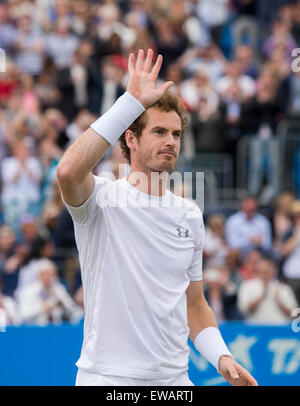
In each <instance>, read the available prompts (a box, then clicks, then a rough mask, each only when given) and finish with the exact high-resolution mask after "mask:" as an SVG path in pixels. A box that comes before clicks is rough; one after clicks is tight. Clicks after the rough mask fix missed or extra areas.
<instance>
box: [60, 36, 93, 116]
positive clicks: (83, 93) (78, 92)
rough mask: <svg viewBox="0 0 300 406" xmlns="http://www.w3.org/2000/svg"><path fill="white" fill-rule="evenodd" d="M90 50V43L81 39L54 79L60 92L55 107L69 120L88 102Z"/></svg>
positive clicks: (91, 48) (91, 49)
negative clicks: (70, 58)
mask: <svg viewBox="0 0 300 406" xmlns="http://www.w3.org/2000/svg"><path fill="white" fill-rule="evenodd" d="M92 52H93V47H92V43H91V42H90V41H82V42H81V43H80V45H79V46H78V49H77V50H76V51H75V52H74V54H73V56H72V63H71V64H70V65H68V66H64V67H63V68H61V69H58V71H57V73H56V80H55V81H56V85H57V87H58V89H59V91H60V93H61V97H60V100H59V102H58V103H57V107H58V108H59V110H60V111H61V112H62V113H63V114H64V115H65V116H66V117H67V119H68V121H69V122H70V121H71V120H72V119H73V118H74V117H75V116H76V114H77V113H78V111H79V110H80V109H82V108H86V107H87V106H88V103H89V91H90V90H89V85H90V84H89V82H90V79H89V64H90V60H89V58H90V57H91V55H92Z"/></svg>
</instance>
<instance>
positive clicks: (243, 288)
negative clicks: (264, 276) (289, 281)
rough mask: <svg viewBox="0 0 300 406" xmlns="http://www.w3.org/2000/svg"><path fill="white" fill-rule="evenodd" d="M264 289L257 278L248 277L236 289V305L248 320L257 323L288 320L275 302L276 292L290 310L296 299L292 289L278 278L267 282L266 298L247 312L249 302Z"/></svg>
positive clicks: (284, 321)
mask: <svg viewBox="0 0 300 406" xmlns="http://www.w3.org/2000/svg"><path fill="white" fill-rule="evenodd" d="M263 290H264V283H263V281H262V280H261V279H259V278H254V279H250V280H247V281H244V282H242V283H241V285H240V288H239V291H238V306H239V309H240V310H241V311H242V312H243V313H244V314H245V316H246V319H247V321H248V322H252V323H258V324H261V323H262V324H284V323H288V322H289V321H290V318H289V317H287V316H286V315H285V314H284V313H283V312H282V310H281V309H280V308H279V305H278V304H277V303H276V300H275V295H276V292H277V294H278V295H279V299H280V300H281V302H282V303H283V304H285V306H286V307H289V308H290V309H291V310H292V309H294V308H296V307H297V300H296V298H295V295H294V293H293V291H292V289H291V288H290V287H289V286H288V285H286V284H284V283H281V282H279V281H278V280H273V281H271V282H269V285H268V290H267V295H266V298H265V299H264V300H263V301H262V302H261V304H260V305H259V306H258V307H257V308H256V309H255V311H254V312H252V313H249V311H248V308H249V304H250V303H252V302H254V301H255V300H257V299H258V298H259V297H261V295H262V293H263Z"/></svg>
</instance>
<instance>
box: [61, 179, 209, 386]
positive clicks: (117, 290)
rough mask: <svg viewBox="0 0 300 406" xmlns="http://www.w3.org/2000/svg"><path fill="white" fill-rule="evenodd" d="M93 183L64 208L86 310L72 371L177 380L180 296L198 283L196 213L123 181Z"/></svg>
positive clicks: (183, 325) (199, 224) (184, 333)
mask: <svg viewBox="0 0 300 406" xmlns="http://www.w3.org/2000/svg"><path fill="white" fill-rule="evenodd" d="M95 182H96V184H95V189H94V192H93V194H92V195H91V196H90V197H89V199H88V200H87V201H86V202H85V203H84V204H83V205H82V206H80V207H77V208H76V207H70V206H69V205H66V206H67V208H68V210H69V212H70V214H71V215H72V217H73V221H74V228H75V238H76V243H77V247H78V251H79V260H80V264H81V272H82V283H83V292H84V307H85V321H84V342H83V347H82V351H81V356H80V359H79V361H78V362H77V364H76V365H77V366H78V367H80V368H83V369H86V370H88V371H91V372H96V373H100V374H103V375H115V376H127V377H132V378H144V379H160V378H165V377H171V376H176V375H178V374H180V373H182V372H184V371H186V370H187V369H188V356H189V347H188V343H187V340H188V334H189V329H188V326H187V308H186V289H187V287H188V285H189V283H190V281H199V280H201V279H202V251H203V243H204V226H203V219H202V214H201V211H200V209H199V208H198V207H197V206H196V205H195V204H194V203H193V202H190V201H188V200H186V199H182V198H181V197H178V196H176V195H174V194H172V193H171V192H169V191H166V194H165V195H164V196H162V197H155V196H150V195H147V194H144V193H142V192H139V191H138V189H136V188H135V187H133V186H131V185H130V184H129V183H128V182H127V181H126V179H125V178H123V179H120V180H117V181H114V182H112V181H110V180H108V179H106V178H100V177H96V176H95ZM125 203H127V205H126V204H125ZM126 206H127V207H126ZM150 206H151V207H150ZM152 206H156V207H152ZM170 206H173V207H171V208H170ZM175 206H181V207H175Z"/></svg>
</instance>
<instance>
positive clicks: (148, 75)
mask: <svg viewBox="0 0 300 406" xmlns="http://www.w3.org/2000/svg"><path fill="white" fill-rule="evenodd" d="M152 60H153V50H152V49H148V51H147V55H146V58H144V51H143V50H142V49H140V50H139V52H138V55H137V58H135V56H134V54H132V53H131V54H130V55H129V60H128V71H129V81H128V85H127V89H126V91H127V92H128V93H130V94H131V95H132V96H133V97H135V98H136V99H137V100H138V101H139V102H140V103H141V104H142V105H143V106H144V107H145V108H147V107H149V106H151V105H152V104H153V103H155V102H156V101H157V100H159V99H160V98H161V97H162V96H163V94H164V93H165V92H166V91H167V90H168V89H169V88H170V87H171V86H172V85H173V82H165V83H163V84H162V85H161V86H160V87H158V88H157V87H156V80H157V77H158V74H159V71H160V68H161V65H162V60H163V58H162V56H161V55H158V57H157V59H156V61H155V63H154V64H153V62H152Z"/></svg>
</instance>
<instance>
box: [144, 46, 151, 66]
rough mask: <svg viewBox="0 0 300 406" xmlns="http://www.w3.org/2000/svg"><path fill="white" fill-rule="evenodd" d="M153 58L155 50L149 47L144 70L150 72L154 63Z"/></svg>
mask: <svg viewBox="0 0 300 406" xmlns="http://www.w3.org/2000/svg"><path fill="white" fill-rule="evenodd" d="M152 58H153V50H152V49H151V48H149V49H148V52H147V57H146V60H145V64H144V71H145V72H150V69H151V65H152Z"/></svg>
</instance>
